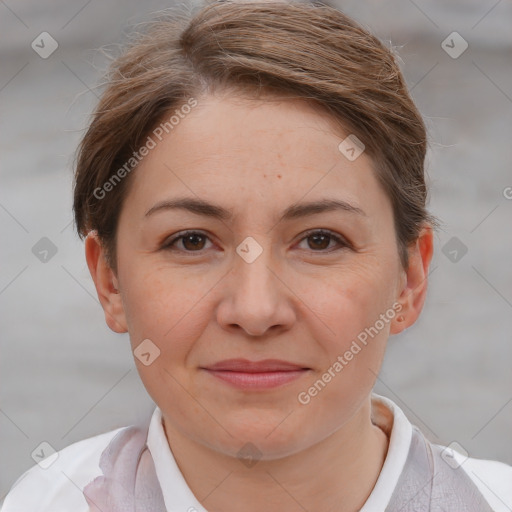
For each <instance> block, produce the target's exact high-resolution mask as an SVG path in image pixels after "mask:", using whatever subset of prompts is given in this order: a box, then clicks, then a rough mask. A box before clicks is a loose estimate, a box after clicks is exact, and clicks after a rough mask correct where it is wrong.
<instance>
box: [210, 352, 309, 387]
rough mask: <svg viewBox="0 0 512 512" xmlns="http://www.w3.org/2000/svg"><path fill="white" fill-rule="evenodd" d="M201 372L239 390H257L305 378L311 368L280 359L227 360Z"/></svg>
mask: <svg viewBox="0 0 512 512" xmlns="http://www.w3.org/2000/svg"><path fill="white" fill-rule="evenodd" d="M201 370H204V371H206V372H207V373H208V374H209V375H211V376H212V377H214V378H217V379H220V380H222V381H224V382H226V383H228V384H230V385H232V386H235V387H237V388H241V389H252V390H256V389H270V388H275V387H278V386H282V385H284V384H287V383H289V382H292V381H294V380H296V379H298V378H300V377H302V376H304V375H305V374H307V373H308V372H309V371H310V370H311V368H308V367H304V366H301V365H298V364H295V363H291V362H288V361H281V360H278V359H265V360H263V361H248V360H247V359H227V360H225V361H219V362H218V363H215V364H213V365H210V366H207V367H201Z"/></svg>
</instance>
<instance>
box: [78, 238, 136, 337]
mask: <svg viewBox="0 0 512 512" xmlns="http://www.w3.org/2000/svg"><path fill="white" fill-rule="evenodd" d="M85 259H86V260H87V266H88V267H89V272H90V273H91V276H92V279H93V281H94V285H95V286H96V293H97V294H98V299H99V300H100V303H101V306H102V308H103V311H104V312H105V322H106V323H107V325H108V326H109V327H110V329H112V330H113V331H114V332H117V333H124V332H127V331H128V329H127V323H126V317H125V313H124V307H123V303H122V300H121V294H120V293H119V284H118V280H117V277H116V275H115V274H114V272H113V270H112V269H111V268H110V266H109V265H108V263H107V260H106V257H105V250H104V248H103V246H102V244H101V241H100V239H99V238H98V233H97V232H96V231H90V232H89V234H88V235H87V238H86V239H85Z"/></svg>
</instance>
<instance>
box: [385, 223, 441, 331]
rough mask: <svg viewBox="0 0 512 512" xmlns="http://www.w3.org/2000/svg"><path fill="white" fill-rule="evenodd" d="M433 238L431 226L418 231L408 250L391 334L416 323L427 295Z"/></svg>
mask: <svg viewBox="0 0 512 512" xmlns="http://www.w3.org/2000/svg"><path fill="white" fill-rule="evenodd" d="M433 241H434V236H433V229H432V227H431V226H425V227H423V228H422V230H421V231H420V234H419V236H418V239H417V240H416V242H415V243H414V244H412V245H411V246H410V247H409V249H408V252H409V267H408V269H407V270H406V271H405V277H406V282H405V285H404V286H403V287H402V290H401V293H400V296H399V298H398V302H399V303H400V305H401V308H400V311H399V312H398V314H397V315H396V317H395V318H394V320H393V323H392V325H391V330H390V333H391V334H398V333H399V332H402V331H403V330H405V329H407V328H408V327H410V326H411V325H413V324H414V322H416V320H417V319H418V317H419V315H420V313H421V310H422V309H423V304H424V303H425V298H426V295H427V285H428V269H429V266H430V262H431V261H432V255H433V250H434V242H433Z"/></svg>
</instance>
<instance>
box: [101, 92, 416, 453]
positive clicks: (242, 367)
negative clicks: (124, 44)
mask: <svg viewBox="0 0 512 512" xmlns="http://www.w3.org/2000/svg"><path fill="white" fill-rule="evenodd" d="M347 135H348V133H345V134H343V133H339V128H338V129H336V127H335V125H333V124H332V121H331V119H330V118H329V117H328V116H326V115H325V114H323V113H321V112H319V111H317V110H314V109H313V107H311V106H310V105H308V104H306V103H304V102H302V101H300V100H282V101H277V100H272V101H270V100H265V101H263V100H248V99H247V100H245V99H240V98H239V99H234V98H233V97H232V96H227V95H224V96H221V95H216V96H208V97H204V98H200V99H198V105H197V107H195V108H194V109H192V111H191V112H190V113H189V114H188V115H187V116H186V117H184V119H181V120H180V122H179V124H178V125H176V126H175V127H174V129H173V130H172V132H170V134H169V135H166V136H165V137H164V138H163V140H162V141H161V142H159V143H158V144H157V146H156V147H155V148H154V149H152V150H151V151H150V152H149V154H148V155H147V156H146V157H145V158H144V159H143V161H142V162H141V164H140V166H139V167H138V168H137V170H136V171H135V172H134V174H133V176H131V178H130V179H132V180H133V181H132V183H131V186H130V188H129V193H128V195H127V196H126V198H125V202H124V205H123V209H122V212H121V216H120V219H119V225H118V234H117V237H118V238H117V255H118V272H117V276H114V278H113V282H114V283H115V285H116V286H117V287H118V289H119V296H118V297H119V303H118V305H117V306H115V307H114V306H112V304H113V302H112V301H114V300H115V299H112V301H111V302H109V303H108V304H107V302H108V301H102V303H103V304H104V307H105V308H106V312H107V321H108V323H109V325H110V326H111V327H112V328H114V329H115V330H117V331H119V332H122V331H123V330H128V332H129V334H130V339H131V344H132V349H133V350H134V351H135V353H136V354H137V353H139V354H140V353H141V352H142V353H143V354H145V355H143V356H142V358H141V359H142V361H144V362H142V361H141V360H139V358H138V357H135V362H136V365H137V368H138V371H139V373H140V376H141V378H142V381H143V383H144V385H145V387H146V389H147V391H148V392H149V394H150V395H151V397H152V398H153V400H154V401H155V402H156V404H157V405H158V406H159V407H160V409H161V410H162V413H163V416H164V422H165V425H166V428H167V429H171V430H174V431H177V432H180V433H181V434H182V435H185V436H187V437H188V438H189V439H191V440H193V441H196V442H198V443H201V444H202V445H204V446H207V447H210V448H212V449H214V450H216V451H218V452H221V453H224V454H229V455H236V453H237V452H238V451H239V450H240V448H241V446H243V445H244V444H245V443H247V442H251V443H253V444H254V445H256V446H257V447H258V448H259V449H260V451H261V452H262V453H263V454H264V457H265V458H267V459H272V458H276V457H280V456H284V455H287V454H292V453H297V452H299V451H301V450H305V449H307V448H308V447H310V446H312V445H313V444H315V443H318V442H320V441H322V440H323V439H326V438H327V437H328V436H329V435H330V434H332V433H333V432H335V431H337V430H338V429H341V428H348V425H351V424H352V425H356V424H357V415H358V414H359V411H361V408H362V406H363V404H365V403H367V401H368V396H369V394H370V392H371V389H372V387H373V384H374V381H375V378H376V374H377V373H378V371H379V368H380V365H381V361H382V358H383V353H384V348H385V345H386V341H387V338H388V336H389V334H390V332H391V333H393V332H398V331H399V330H400V326H399V325H398V324H397V318H398V317H399V315H400V314H402V315H403V314H404V313H405V314H407V313H406V312H407V311H408V310H407V304H406V302H407V301H406V300H402V299H404V297H405V293H406V291H407V274H406V272H405V271H404V269H403V268H402V267H401V265H400V260H399V254H398V248H397V242H396V236H395V231H394V225H393V213H392V208H391V204H390V201H389V199H388V198H387V196H386V194H385V193H384V191H383V190H382V189H381V187H380V185H379V183H378V182H377V179H376V177H375V174H374V171H373V170H372V160H371V159H370V158H369V157H368V156H367V155H366V154H365V153H364V152H363V153H362V154H361V155H360V156H359V157H358V158H356V159H355V160H353V161H351V160H349V159H348V158H346V156H345V155H344V154H343V153H342V152H340V150H339V149H338V146H339V144H340V142H341V141H342V140H343V139H344V138H345V137H346V136H347ZM178 199H180V200H181V199H187V200H188V203H184V205H182V207H173V206H172V204H171V203H172V202H173V201H174V202H175V201H177V200H178ZM198 201H202V202H204V203H209V204H210V205H212V206H204V205H203V206H201V205H198V204H197V202H198ZM328 201H337V202H338V205H341V206H338V207H331V208H327V207H325V205H326V204H328V203H327V202H328ZM194 202H195V203H196V204H195V205H194ZM321 202H324V203H323V204H324V206H322V204H320V205H317V207H316V208H307V207H305V205H307V204H310V203H321ZM187 204H188V207H187ZM332 204H333V203H331V205H332ZM292 207H293V208H292ZM414 261H415V260H414V258H413V259H412V265H414ZM401 300H402V304H400V305H397V301H401ZM109 304H110V306H109ZM111 306H112V307H111ZM109 308H110V309H109ZM399 309H402V311H401V312H400V313H399V312H398V310H399ZM107 310H108V311H107ZM371 328H372V329H371ZM365 329H366V331H365ZM368 329H370V330H368ZM364 332H366V343H363V342H362V339H364V337H365V336H364V334H362V333H364ZM369 332H371V335H370V334H369ZM144 340H150V341H144ZM142 342H144V343H145V344H143V345H141V343H142ZM354 342H355V345H354ZM356 347H359V350H358V349H357V348H356ZM349 353H351V354H352V357H350V354H349ZM229 360H242V361H234V362H233V361H229ZM268 360H273V362H272V361H271V362H268ZM226 361H227V362H226ZM262 361H267V362H266V363H265V362H264V363H263V364H262V365H260V366H257V365H256V366H251V364H250V363H251V362H252V363H254V362H262ZM276 361H278V362H276ZM336 362H338V364H336ZM340 365H341V368H340ZM326 374H328V376H326ZM329 375H330V378H329ZM318 381H322V383H323V385H322V383H319V382H318ZM315 383H316V387H315ZM315 390H316V391H315Z"/></svg>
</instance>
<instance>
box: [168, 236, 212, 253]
mask: <svg viewBox="0 0 512 512" xmlns="http://www.w3.org/2000/svg"><path fill="white" fill-rule="evenodd" d="M207 239H208V237H207V236H206V235H204V234H203V233H200V232H198V231H186V232H184V233H183V232H182V233H181V234H178V235H177V236H175V237H173V238H172V239H171V240H169V241H168V242H166V243H165V244H164V246H163V247H162V249H169V250H172V251H184V252H199V251H201V250H202V249H204V247H205V242H206V240H207ZM178 242H181V247H179V245H178Z"/></svg>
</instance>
